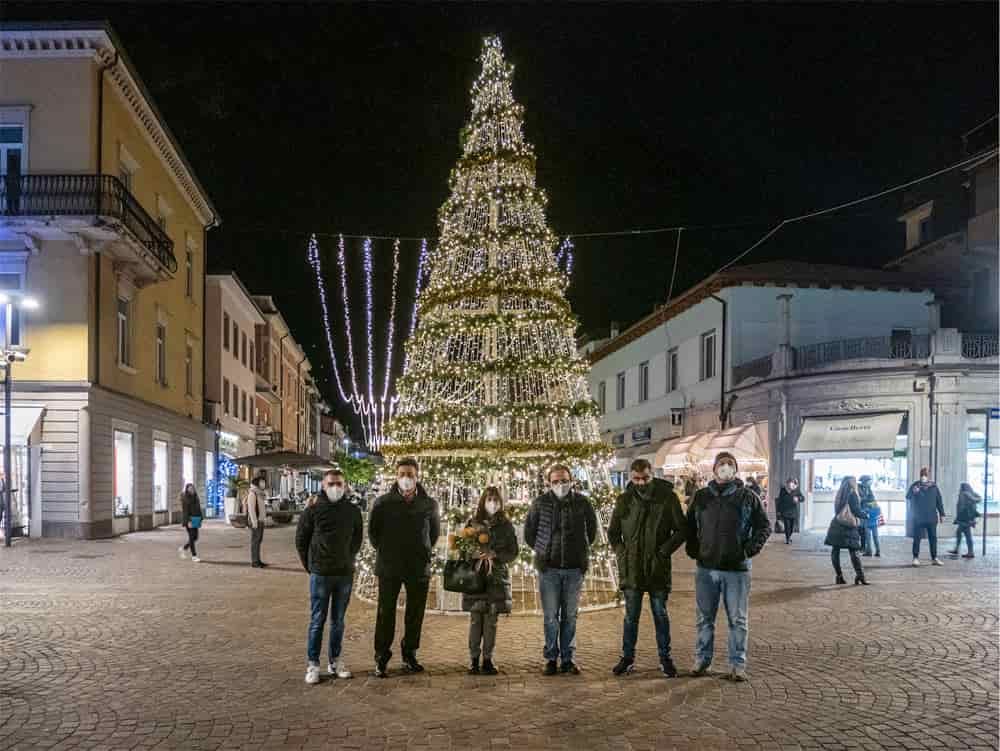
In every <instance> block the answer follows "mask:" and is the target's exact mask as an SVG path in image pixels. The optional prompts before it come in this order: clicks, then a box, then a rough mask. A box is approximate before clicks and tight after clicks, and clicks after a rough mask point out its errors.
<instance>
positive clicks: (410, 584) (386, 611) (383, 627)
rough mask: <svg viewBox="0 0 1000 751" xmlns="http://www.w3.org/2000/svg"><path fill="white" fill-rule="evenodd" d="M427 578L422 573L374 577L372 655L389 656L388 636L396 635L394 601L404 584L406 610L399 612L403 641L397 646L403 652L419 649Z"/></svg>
mask: <svg viewBox="0 0 1000 751" xmlns="http://www.w3.org/2000/svg"><path fill="white" fill-rule="evenodd" d="M430 586H431V580H430V579H428V578H426V577H413V578H409V577H408V578H406V579H403V578H399V577H394V576H380V577H379V578H378V612H377V613H376V615H375V659H376V660H388V659H389V658H390V657H392V640H393V638H395V636H396V603H397V602H398V601H399V590H400V589H402V588H403V587H406V612H405V613H404V615H403V628H404V630H403V641H402V642H400V645H399V646H400V649H401V650H402V652H403V655H404V656H411V655H415V654H416V653H417V650H418V649H420V631H421V629H423V627H424V611H425V610H426V609H427V592H428V590H429V589H430Z"/></svg>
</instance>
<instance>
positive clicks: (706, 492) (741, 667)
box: [686, 451, 771, 682]
mask: <svg viewBox="0 0 1000 751" xmlns="http://www.w3.org/2000/svg"><path fill="white" fill-rule="evenodd" d="M712 471H713V473H714V475H715V479H714V480H712V481H711V482H709V483H708V485H707V486H706V487H704V488H702V489H701V490H699V491H698V492H697V493H696V494H695V497H694V501H692V503H691V505H690V507H689V508H688V513H687V538H686V548H687V554H688V555H689V556H690V557H691V558H693V559H695V560H696V561H697V562H698V565H697V568H696V570H695V580H694V581H695V607H696V608H697V618H696V624H697V629H698V635H697V643H696V646H695V663H694V667H693V669H692V671H691V673H692V675H695V676H701V675H705V674H706V673H707V672H708V668H709V666H710V665H711V664H712V656H713V655H714V653H715V617H716V615H717V614H718V612H719V600H720V599H721V600H722V602H723V604H724V606H725V608H726V618H727V620H728V622H729V665H730V674H729V675H730V678H732V680H734V681H740V682H742V681H745V680H746V679H747V676H746V662H747V636H748V633H749V620H748V611H749V603H750V570H751V561H750V559H751V558H753V557H754V556H755V555H757V554H758V553H759V552H760V551H761V550H763V549H764V545H765V544H766V543H767V538H768V537H770V535H771V524H770V522H769V521H768V519H767V513H766V512H765V511H764V506H763V504H762V503H761V500H760V498H759V497H758V496H757V495H756V494H755V493H753V492H752V491H751V490H749V489H748V488H747V487H746V486H745V485H744V484H743V482H742V481H741V480H740V479H739V478H738V477H737V476H736V474H737V472H738V471H739V465H738V464H737V462H736V457H734V456H733V455H732V454H730V453H729V452H727V451H723V452H720V453H719V454H718V455H717V456H716V457H715V463H714V465H713V467H712Z"/></svg>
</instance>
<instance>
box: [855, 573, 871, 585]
mask: <svg viewBox="0 0 1000 751" xmlns="http://www.w3.org/2000/svg"><path fill="white" fill-rule="evenodd" d="M859 584H865V585H867V584H868V580H867V579H865V575H864V574H858V575H857V576H855V577H854V586H858V585H859Z"/></svg>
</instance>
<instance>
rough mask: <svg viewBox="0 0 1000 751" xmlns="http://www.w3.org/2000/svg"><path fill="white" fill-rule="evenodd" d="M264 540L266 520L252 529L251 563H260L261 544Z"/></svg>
mask: <svg viewBox="0 0 1000 751" xmlns="http://www.w3.org/2000/svg"><path fill="white" fill-rule="evenodd" d="M263 540H264V522H263V521H260V522H258V523H257V526H256V527H253V528H252V529H251V530H250V563H260V544H261V542H263Z"/></svg>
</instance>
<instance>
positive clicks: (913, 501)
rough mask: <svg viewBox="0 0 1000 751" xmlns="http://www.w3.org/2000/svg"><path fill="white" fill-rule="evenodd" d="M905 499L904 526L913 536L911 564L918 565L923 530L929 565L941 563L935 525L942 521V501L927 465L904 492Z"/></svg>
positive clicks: (939, 564)
mask: <svg viewBox="0 0 1000 751" xmlns="http://www.w3.org/2000/svg"><path fill="white" fill-rule="evenodd" d="M906 501H907V504H906V526H907V527H908V528H909V530H910V532H911V535H910V536H911V537H912V538H913V565H914V566H919V565H920V538H921V537H923V535H924V532H926V533H927V543H928V544H929V545H930V548H931V565H933V566H941V565H943V564H942V563H941V561H940V560H939V559H938V556H937V525H938V522H943V521H944V503H943V502H942V500H941V491H940V490H938V486H937V485H935V484H934V483H933V482H931V471H930V470H929V469H927V467H924V468H923V469H921V470H920V480H919V481H918V482H915V483H913V484H912V485H911V486H910V489H909V490H908V491H907V492H906Z"/></svg>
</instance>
